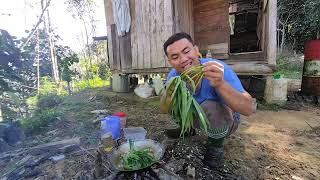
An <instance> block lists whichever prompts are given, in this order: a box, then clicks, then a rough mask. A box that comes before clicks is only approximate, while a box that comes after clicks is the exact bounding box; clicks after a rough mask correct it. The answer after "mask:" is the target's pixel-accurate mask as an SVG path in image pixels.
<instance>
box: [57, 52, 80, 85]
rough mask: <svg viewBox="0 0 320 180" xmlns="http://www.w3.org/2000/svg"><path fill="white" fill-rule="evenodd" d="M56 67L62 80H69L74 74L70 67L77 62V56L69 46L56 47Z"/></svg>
mask: <svg viewBox="0 0 320 180" xmlns="http://www.w3.org/2000/svg"><path fill="white" fill-rule="evenodd" d="M57 58H58V67H59V71H60V72H61V77H62V80H64V81H67V82H71V81H72V78H73V77H74V76H75V75H76V74H75V72H74V71H72V70H71V69H70V66H72V65H73V64H74V63H78V62H79V57H78V55H77V54H76V53H74V52H73V51H72V50H71V49H70V48H69V47H67V46H64V47H58V48H57Z"/></svg>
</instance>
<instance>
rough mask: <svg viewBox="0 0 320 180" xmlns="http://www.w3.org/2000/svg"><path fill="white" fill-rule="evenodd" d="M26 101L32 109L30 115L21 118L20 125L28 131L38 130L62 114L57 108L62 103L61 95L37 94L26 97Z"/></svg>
mask: <svg viewBox="0 0 320 180" xmlns="http://www.w3.org/2000/svg"><path fill="white" fill-rule="evenodd" d="M27 103H28V105H30V106H31V107H32V108H33V110H34V112H33V115H32V116H29V117H25V118H22V119H21V124H22V127H24V128H25V129H26V130H27V131H28V132H35V131H40V130H42V129H43V128H45V127H47V126H49V124H50V123H52V122H53V121H55V120H57V119H59V117H60V116H61V115H62V111H61V110H60V109H59V105H60V104H61V103H62V97H61V96H58V95H37V96H33V97H30V98H28V100H27Z"/></svg>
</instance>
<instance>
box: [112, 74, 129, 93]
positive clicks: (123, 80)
mask: <svg viewBox="0 0 320 180" xmlns="http://www.w3.org/2000/svg"><path fill="white" fill-rule="evenodd" d="M112 91H114V92H129V78H128V75H127V74H120V73H114V74H113V75H112Z"/></svg>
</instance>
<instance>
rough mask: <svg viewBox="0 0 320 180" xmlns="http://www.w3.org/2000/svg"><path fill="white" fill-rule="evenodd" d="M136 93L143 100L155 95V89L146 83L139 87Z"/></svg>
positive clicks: (135, 90)
mask: <svg viewBox="0 0 320 180" xmlns="http://www.w3.org/2000/svg"><path fill="white" fill-rule="evenodd" d="M134 93H135V94H136V95H137V96H139V97H141V98H149V97H151V96H153V95H154V88H153V87H151V86H150V85H149V84H147V83H145V84H142V85H138V87H136V88H135V89H134Z"/></svg>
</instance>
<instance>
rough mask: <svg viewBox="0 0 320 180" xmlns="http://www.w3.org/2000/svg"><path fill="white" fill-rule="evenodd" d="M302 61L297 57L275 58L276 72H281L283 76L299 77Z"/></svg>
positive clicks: (300, 76)
mask: <svg viewBox="0 0 320 180" xmlns="http://www.w3.org/2000/svg"><path fill="white" fill-rule="evenodd" d="M302 71H303V62H301V60H300V59H299V58H298V57H294V56H292V57H291V56H282V55H279V57H278V58H277V72H276V73H278V74H283V75H284V77H285V78H291V79H301V78H302Z"/></svg>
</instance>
